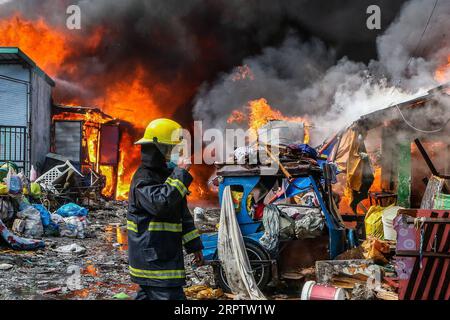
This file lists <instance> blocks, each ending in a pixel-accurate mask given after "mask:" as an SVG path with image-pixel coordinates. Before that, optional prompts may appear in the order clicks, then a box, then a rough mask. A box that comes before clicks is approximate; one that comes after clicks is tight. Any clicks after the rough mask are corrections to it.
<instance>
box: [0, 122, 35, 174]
mask: <svg viewBox="0 0 450 320" xmlns="http://www.w3.org/2000/svg"><path fill="white" fill-rule="evenodd" d="M6 161H12V162H14V163H15V164H16V165H17V166H18V167H19V168H20V169H23V170H24V171H25V172H27V171H28V169H29V168H28V167H29V155H28V138H27V127H21V126H0V164H1V163H4V162H6Z"/></svg>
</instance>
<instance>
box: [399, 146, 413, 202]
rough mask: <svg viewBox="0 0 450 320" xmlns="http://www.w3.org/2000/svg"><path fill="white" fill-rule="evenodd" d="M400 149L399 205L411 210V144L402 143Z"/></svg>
mask: <svg viewBox="0 0 450 320" xmlns="http://www.w3.org/2000/svg"><path fill="white" fill-rule="evenodd" d="M397 148H398V158H397V159H398V160H397V163H398V187H397V194H398V205H399V206H402V207H405V208H409V207H410V204H411V203H410V198H411V142H409V141H401V142H399V143H398V145H397Z"/></svg>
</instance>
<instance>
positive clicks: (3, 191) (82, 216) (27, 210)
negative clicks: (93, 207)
mask: <svg viewBox="0 0 450 320" xmlns="http://www.w3.org/2000/svg"><path fill="white" fill-rule="evenodd" d="M39 179H40V178H38V177H37V173H36V170H35V169H34V167H32V169H31V172H30V178H28V177H26V176H25V174H24V173H23V172H19V173H18V168H17V166H16V165H15V164H14V163H12V162H8V163H5V164H4V165H2V167H1V168H0V234H1V237H0V239H3V242H6V244H8V245H9V246H10V247H11V248H12V249H14V250H35V249H40V248H43V247H44V246H45V244H44V242H43V241H40V240H35V239H41V238H42V237H44V236H47V237H48V236H54V237H58V236H61V237H69V238H78V239H83V238H85V237H86V232H87V226H88V220H87V215H88V209H86V208H84V207H81V206H79V205H77V204H75V203H72V202H69V203H66V204H63V205H61V206H59V207H58V208H57V209H56V210H55V211H54V212H51V211H50V208H51V206H50V205H49V203H48V202H46V201H43V200H45V199H44V198H43V188H45V187H44V186H43V185H42V184H41V183H38V182H39V181H43V180H42V179H41V180H39Z"/></svg>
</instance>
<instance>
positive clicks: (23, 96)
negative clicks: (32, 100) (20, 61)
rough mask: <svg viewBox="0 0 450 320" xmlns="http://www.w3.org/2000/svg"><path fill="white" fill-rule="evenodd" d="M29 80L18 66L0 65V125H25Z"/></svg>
mask: <svg viewBox="0 0 450 320" xmlns="http://www.w3.org/2000/svg"><path fill="white" fill-rule="evenodd" d="M29 79H30V71H29V70H28V69H25V68H23V67H22V66H20V65H0V111H1V112H0V125H3V126H26V125H27V119H28V115H27V106H28V84H29Z"/></svg>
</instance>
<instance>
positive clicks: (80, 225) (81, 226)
mask: <svg viewBox="0 0 450 320" xmlns="http://www.w3.org/2000/svg"><path fill="white" fill-rule="evenodd" d="M51 220H52V222H53V223H55V224H57V225H58V227H59V232H60V236H61V237H68V238H79V239H84V238H85V237H86V231H87V227H88V222H87V219H86V218H84V217H67V218H64V217H62V216H60V215H59V214H56V213H55V214H52V215H51Z"/></svg>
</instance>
